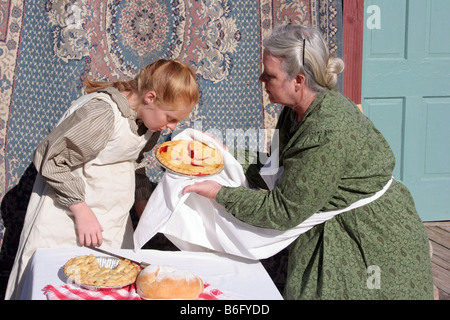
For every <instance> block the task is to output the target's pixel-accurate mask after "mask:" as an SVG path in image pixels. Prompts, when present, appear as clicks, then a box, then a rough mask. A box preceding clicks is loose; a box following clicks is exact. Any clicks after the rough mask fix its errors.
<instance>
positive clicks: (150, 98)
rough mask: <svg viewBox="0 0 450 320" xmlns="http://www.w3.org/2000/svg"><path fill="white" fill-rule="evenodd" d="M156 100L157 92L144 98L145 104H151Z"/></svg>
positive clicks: (150, 93) (147, 94)
mask: <svg viewBox="0 0 450 320" xmlns="http://www.w3.org/2000/svg"><path fill="white" fill-rule="evenodd" d="M155 100H156V92H155V91H149V92H147V93H146V94H145V96H144V103H145V104H150V103H152V102H154V101H155Z"/></svg>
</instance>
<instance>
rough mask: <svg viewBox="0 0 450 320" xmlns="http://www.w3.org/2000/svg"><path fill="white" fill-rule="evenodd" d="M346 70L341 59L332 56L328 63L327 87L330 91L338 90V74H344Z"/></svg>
mask: <svg viewBox="0 0 450 320" xmlns="http://www.w3.org/2000/svg"><path fill="white" fill-rule="evenodd" d="M344 68H345V63H344V61H343V60H342V59H341V58H336V57H335V56H334V55H330V57H329V58H328V61H327V79H326V81H327V87H328V88H329V89H336V88H337V86H338V74H340V73H342V71H344Z"/></svg>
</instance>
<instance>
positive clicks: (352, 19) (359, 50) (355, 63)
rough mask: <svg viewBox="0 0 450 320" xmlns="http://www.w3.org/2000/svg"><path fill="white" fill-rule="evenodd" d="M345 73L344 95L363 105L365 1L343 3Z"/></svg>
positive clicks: (356, 0)
mask: <svg viewBox="0 0 450 320" xmlns="http://www.w3.org/2000/svg"><path fill="white" fill-rule="evenodd" d="M342 9H343V10H342V13H343V29H342V30H343V33H342V38H343V59H344V62H345V69H344V72H343V86H342V93H343V94H344V95H345V96H347V97H348V98H350V99H351V100H352V101H353V102H354V103H356V104H360V103H361V82H362V57H363V32H364V21H363V20H364V1H361V0H345V1H343V8H342Z"/></svg>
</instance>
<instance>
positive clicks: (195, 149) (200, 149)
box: [156, 140, 223, 176]
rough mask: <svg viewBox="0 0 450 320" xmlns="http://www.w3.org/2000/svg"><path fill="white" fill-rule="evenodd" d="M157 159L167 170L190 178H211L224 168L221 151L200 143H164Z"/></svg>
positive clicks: (179, 141) (183, 141) (181, 141)
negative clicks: (210, 176)
mask: <svg viewBox="0 0 450 320" xmlns="http://www.w3.org/2000/svg"><path fill="white" fill-rule="evenodd" d="M156 158H157V159H158V161H159V162H160V163H161V164H162V165H163V166H164V167H166V168H167V169H169V170H171V171H174V172H177V173H181V174H184V175H188V176H209V175H212V174H216V173H218V172H219V171H220V170H222V168H223V156H222V154H221V153H220V151H218V150H216V149H214V148H211V147H209V146H208V145H206V144H204V143H202V142H200V141H189V140H175V141H166V142H163V143H162V144H161V145H160V146H159V148H158V150H157V151H156Z"/></svg>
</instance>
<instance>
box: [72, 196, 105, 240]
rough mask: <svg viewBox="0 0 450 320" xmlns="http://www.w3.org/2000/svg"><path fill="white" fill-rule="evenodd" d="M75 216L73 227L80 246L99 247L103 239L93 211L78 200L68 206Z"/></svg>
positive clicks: (101, 230)
mask: <svg viewBox="0 0 450 320" xmlns="http://www.w3.org/2000/svg"><path fill="white" fill-rule="evenodd" d="M69 209H70V211H72V213H73V215H74V217H75V229H76V231H77V236H78V242H79V243H80V245H81V246H87V247H91V246H94V247H97V246H98V247H99V246H101V244H102V241H103V235H102V232H103V228H102V226H101V225H100V223H99V222H98V220H97V217H96V216H95V214H94V212H92V210H91V208H90V207H89V206H88V205H87V204H86V203H85V202H80V203H77V204H74V205H71V206H70V207H69Z"/></svg>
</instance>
